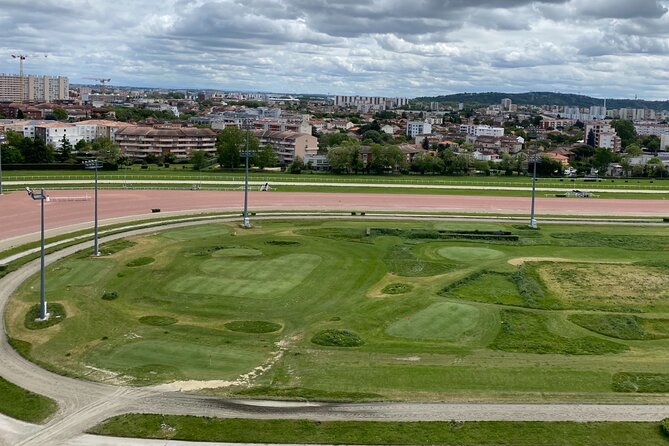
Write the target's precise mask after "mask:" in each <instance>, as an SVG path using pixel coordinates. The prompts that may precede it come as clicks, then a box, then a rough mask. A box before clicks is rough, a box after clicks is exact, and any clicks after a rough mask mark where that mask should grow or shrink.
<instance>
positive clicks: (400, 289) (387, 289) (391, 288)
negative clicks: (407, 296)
mask: <svg viewBox="0 0 669 446" xmlns="http://www.w3.org/2000/svg"><path fill="white" fill-rule="evenodd" d="M412 289H413V286H411V285H409V284H408V283H401V282H396V283H390V284H388V285H386V286H384V287H383V289H382V290H381V292H382V293H383V294H404V293H408V292H409V291H411V290H412Z"/></svg>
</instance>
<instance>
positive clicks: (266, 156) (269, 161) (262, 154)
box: [253, 144, 278, 169]
mask: <svg viewBox="0 0 669 446" xmlns="http://www.w3.org/2000/svg"><path fill="white" fill-rule="evenodd" d="M277 162H278V158H277V156H276V152H275V151H274V148H273V147H272V145H271V144H265V146H264V147H263V148H262V149H261V150H260V151H258V153H257V154H256V156H255V157H254V158H253V163H254V164H255V165H256V166H258V167H259V168H260V169H264V168H265V167H274V166H276V163H277Z"/></svg>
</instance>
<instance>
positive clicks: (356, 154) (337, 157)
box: [327, 141, 361, 173]
mask: <svg viewBox="0 0 669 446" xmlns="http://www.w3.org/2000/svg"><path fill="white" fill-rule="evenodd" d="M327 158H328V163H329V164H330V168H331V169H332V171H333V172H335V173H349V172H351V171H354V172H357V171H358V169H360V166H361V162H360V143H359V142H358V141H346V142H344V143H343V144H342V145H340V146H337V147H332V148H331V149H330V150H328V153H327Z"/></svg>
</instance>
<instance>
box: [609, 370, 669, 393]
mask: <svg viewBox="0 0 669 446" xmlns="http://www.w3.org/2000/svg"><path fill="white" fill-rule="evenodd" d="M612 387H613V390H614V391H616V392H625V393H668V392H669V374H667V373H628V372H620V373H616V374H615V375H613V380H612Z"/></svg>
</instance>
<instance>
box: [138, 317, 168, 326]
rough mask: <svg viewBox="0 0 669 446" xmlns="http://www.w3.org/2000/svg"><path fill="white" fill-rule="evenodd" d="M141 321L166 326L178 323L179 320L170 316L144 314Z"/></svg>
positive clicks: (146, 323)
mask: <svg viewBox="0 0 669 446" xmlns="http://www.w3.org/2000/svg"><path fill="white" fill-rule="evenodd" d="M139 322H140V323H142V324H144V325H153V326H155V327H164V326H166V325H172V324H176V323H177V320H176V319H174V318H173V317H169V316H142V317H140V318H139Z"/></svg>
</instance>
